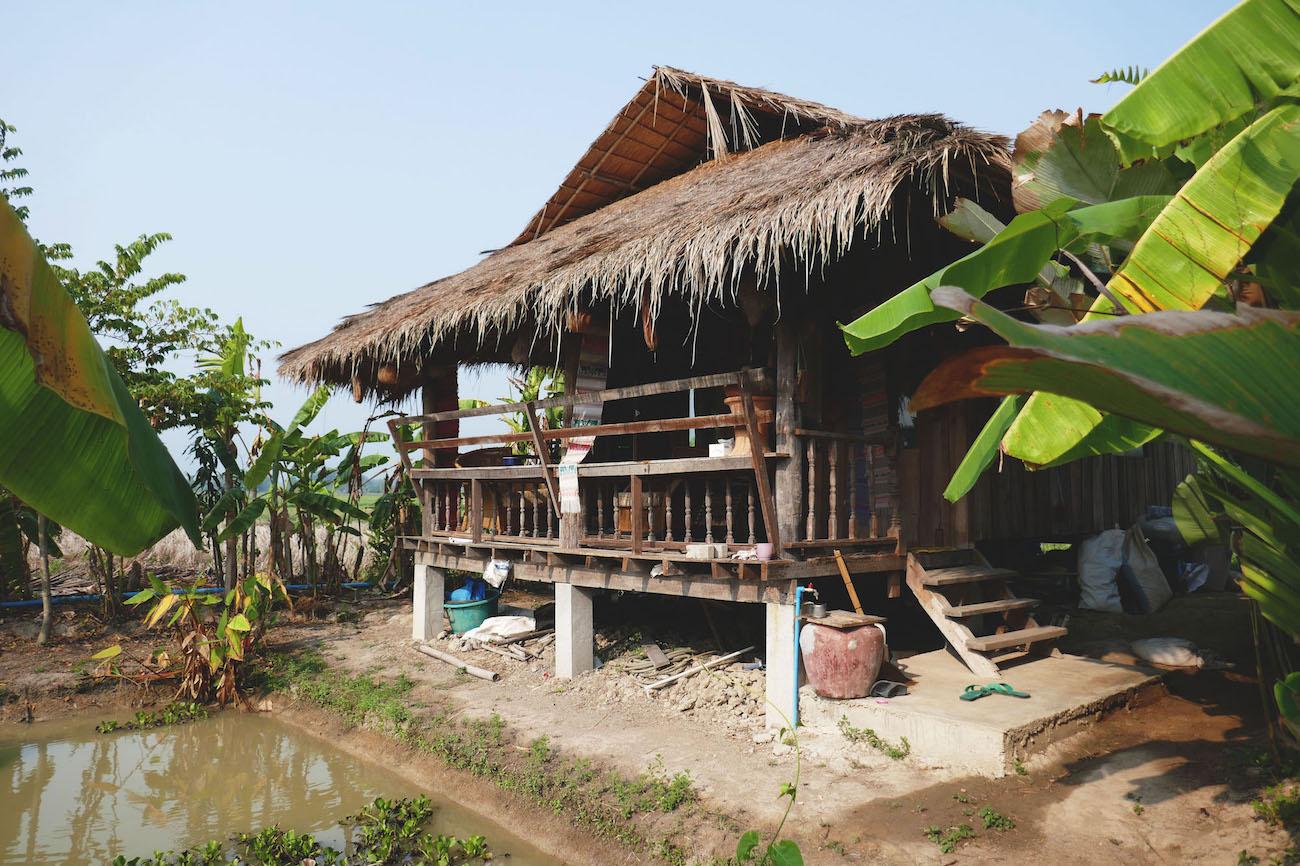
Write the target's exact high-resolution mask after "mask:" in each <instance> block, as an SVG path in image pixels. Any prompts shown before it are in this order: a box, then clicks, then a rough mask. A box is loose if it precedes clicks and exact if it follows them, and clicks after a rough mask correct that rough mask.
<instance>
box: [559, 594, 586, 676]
mask: <svg viewBox="0 0 1300 866" xmlns="http://www.w3.org/2000/svg"><path fill="white" fill-rule="evenodd" d="M591 594H592V591H591V590H590V589H583V588H582V587H580V586H574V585H573V584H571V583H557V584H555V675H556V676H557V677H559V678H560V679H569V678H570V677H573V676H576V675H577V674H580V673H582V672H583V671H589V670H591V669H592V668H594V667H595V666H596V646H595V632H594V630H593V623H592V616H591Z"/></svg>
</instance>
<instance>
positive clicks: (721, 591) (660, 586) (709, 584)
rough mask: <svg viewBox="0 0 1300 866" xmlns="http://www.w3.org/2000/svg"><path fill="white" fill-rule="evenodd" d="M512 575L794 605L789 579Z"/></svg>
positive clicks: (450, 559)
mask: <svg viewBox="0 0 1300 866" xmlns="http://www.w3.org/2000/svg"><path fill="white" fill-rule="evenodd" d="M429 564H430V565H431V566H433V567H435V568H453V569H459V570H462V571H467V570H478V571H481V570H482V568H483V564H482V562H481V561H480V560H477V559H475V558H472V557H466V556H464V555H461V554H459V553H430V554H429ZM512 571H513V573H514V576H515V577H516V578H518V579H520V580H535V581H542V582H545V583H572V584H573V585H574V586H584V587H590V588H598V589H615V590H624V591H627V592H649V593H655V594H658V595H671V596H677V597H679V598H708V599H713V600H715V601H741V602H749V603H755V602H771V603H775V604H794V587H795V583H796V582H795V581H794V580H791V579H781V580H768V581H767V582H765V583H764V582H760V581H757V580H749V581H741V580H737V579H726V580H713V579H710V578H701V577H695V576H689V575H683V576H680V577H679V576H675V575H661V576H655V577H651V576H650V575H649V573H648V572H642V573H640V574H637V573H628V572H627V571H625V570H623V569H622V568H621V567H620V566H619V565H618V564H617V563H611V564H610V566H607V567H603V568H600V567H598V568H583V567H581V566H577V565H570V566H550V565H547V564H546V563H545V562H528V561H526V560H524V559H522V558H521V559H517V560H515V562H514V564H513V566H512Z"/></svg>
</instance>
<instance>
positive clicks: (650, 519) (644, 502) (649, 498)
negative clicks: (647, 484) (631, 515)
mask: <svg viewBox="0 0 1300 866" xmlns="http://www.w3.org/2000/svg"><path fill="white" fill-rule="evenodd" d="M654 501H655V495H654V494H653V493H643V494H642V495H641V501H640V502H638V503H636V505H635V506H633V507H634V508H640V509H641V510H642V511H643V512H644V513H645V528H646V533H647V535H646V541H648V542H649V543H651V544H654V543H655V507H654Z"/></svg>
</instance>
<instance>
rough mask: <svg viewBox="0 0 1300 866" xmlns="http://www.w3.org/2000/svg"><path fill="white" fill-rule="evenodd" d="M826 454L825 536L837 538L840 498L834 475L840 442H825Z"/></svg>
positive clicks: (838, 464) (837, 482)
mask: <svg viewBox="0 0 1300 866" xmlns="http://www.w3.org/2000/svg"><path fill="white" fill-rule="evenodd" d="M826 454H827V465H826V468H827V470H828V473H827V482H826V489H827V491H828V492H829V496H828V497H827V500H826V505H827V507H828V508H829V509H830V510H829V511H828V512H827V518H828V520H827V524H826V529H827V533H826V534H827V537H829V538H839V537H840V500H839V498H838V496H837V495H836V494H837V493H838V487H839V479H838V478H837V477H836V476H838V475H839V468H840V443H838V442H836V441H834V440H832V441H830V442H827V443H826Z"/></svg>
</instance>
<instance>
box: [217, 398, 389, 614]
mask: <svg viewBox="0 0 1300 866" xmlns="http://www.w3.org/2000/svg"><path fill="white" fill-rule="evenodd" d="M328 398H329V390H328V389H327V388H324V387H322V388H319V389H317V390H316V391H315V392H313V393H312V394H311V395H310V396H309V397H308V398H307V400H306V401H305V402H304V403H303V405H302V406H301V407H300V408H299V410H298V412H297V413H296V414H295V415H294V417H293V419H292V420H291V421H290V422H289V424H288V426H287V427H285V426H281V425H279V424H278V423H276V422H275V421H274V420H272V419H271V418H269V417H263V418H262V419H261V420H262V424H263V428H264V429H265V430H266V431H268V432H269V435H268V436H266V437H265V438H264V439H262V440H260V441H259V442H257V443H255V445H254V453H253V455H252V457H251V462H250V465H249V466H248V467H247V468H246V469H243V470H239V467H238V466H236V465H235V464H234V458H233V457H230V458H229V460H230V461H231V465H230V467H229V468H230V470H231V471H232V473H233V472H234V471H238V475H237V476H236V478H237V483H235V484H233V485H232V487H231V489H230V490H228V491H227V492H226V493H225V494H223V495H222V497H221V499H220V500H218V502H217V503H216V504H215V505H214V506H213V507H212V509H211V510H210V511H209V512H208V514H207V516H206V517H205V518H204V521H203V528H204V530H205V531H215V530H216V529H217V528H218V527H219V526H221V524H222V521H225V525H224V527H223V528H221V529H220V532H219V533H218V534H217V535H216V540H217V541H218V542H221V541H225V540H227V539H231V538H236V537H240V536H242V535H244V534H245V533H248V532H250V531H251V530H252V529H253V527H254V526H255V524H256V523H257V521H258V520H259V519H261V518H262V517H263V515H266V514H268V513H269V515H270V520H271V528H272V531H271V551H270V560H271V562H272V565H273V570H274V571H275V573H276V574H278V575H280V576H283V577H289V576H291V575H292V574H293V552H292V541H293V539H294V538H297V539H298V541H299V546H300V548H301V549H302V550H303V553H304V558H305V563H304V565H305V571H306V575H307V579H308V582H309V583H310V584H311V586H312V589H313V591H315V590H316V589H317V587H318V584H319V580H320V577H321V575H322V562H321V557H320V548H319V544H318V542H317V538H316V527H317V525H318V523H323V524H324V525H325V527H326V547H325V554H326V555H325V557H324V560H325V562H324V565H327V566H328V565H330V564H331V563H334V564H336V563H337V560H338V556H339V553H338V546H337V539H339V538H340V537H342V536H351V537H359V536H360V535H361V530H360V529H359V524H361V523H362V522H366V521H368V520H369V515H368V514H367V513H366V512H365V511H364V510H363V509H361V508H360V506H359V505H358V503H357V501H356V499H357V494H358V493H359V491H360V483H359V481H360V479H361V477H362V475H363V473H365V472H366V471H368V470H370V469H373V468H375V467H377V466H380V465H383V464H384V463H386V462H387V461H388V457H387V456H384V455H379V454H363V453H362V450H363V448H364V446H365V444H367V443H371V442H382V441H386V440H387V439H388V436H387V435H386V434H382V433H374V432H370V431H368V430H367V431H363V432H359V433H346V434H341V433H339V432H338V431H337V430H331V431H329V432H328V433H325V434H322V435H314V436H308V435H306V434H305V433H304V432H303V430H302V428H303V427H304V426H305V425H307V424H310V423H311V422H312V421H313V420H315V418H316V416H317V415H318V414H319V413H320V411H321V409H322V408H324V405H325V402H326V401H327V400H328ZM341 490H346V491H347V495H346V497H343V496H340V495H339V493H340V491H341ZM351 521H356V523H357V525H353V524H352V522H351ZM325 570H326V571H331V570H330V569H325ZM337 571H338V569H333V570H332V571H331V573H334V574H336V573H337Z"/></svg>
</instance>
